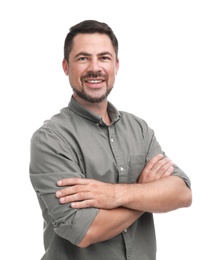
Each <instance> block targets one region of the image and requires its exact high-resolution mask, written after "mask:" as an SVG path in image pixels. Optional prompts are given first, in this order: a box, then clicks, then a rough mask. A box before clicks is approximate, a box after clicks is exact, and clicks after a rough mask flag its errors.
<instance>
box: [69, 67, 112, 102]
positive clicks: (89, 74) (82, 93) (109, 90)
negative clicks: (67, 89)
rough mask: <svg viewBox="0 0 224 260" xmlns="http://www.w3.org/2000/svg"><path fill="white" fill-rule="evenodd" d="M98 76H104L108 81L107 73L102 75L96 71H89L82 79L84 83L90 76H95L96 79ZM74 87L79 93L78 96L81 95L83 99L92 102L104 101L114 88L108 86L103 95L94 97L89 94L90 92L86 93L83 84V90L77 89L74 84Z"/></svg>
mask: <svg viewBox="0 0 224 260" xmlns="http://www.w3.org/2000/svg"><path fill="white" fill-rule="evenodd" d="M97 77H101V78H104V79H105V81H107V76H106V75H102V74H101V73H98V72H96V73H94V72H89V73H87V74H86V75H84V76H82V77H81V81H82V83H83V82H84V81H85V80H87V79H88V78H95V79H97ZM72 89H73V91H74V92H75V93H76V94H77V96H78V97H80V98H82V99H84V100H86V101H88V102H90V103H100V102H102V101H104V100H105V99H106V98H107V97H108V95H109V94H110V92H111V90H112V88H109V87H108V86H107V88H106V91H105V93H104V94H103V95H101V96H100V97H92V96H91V95H88V93H86V91H85V89H84V87H83V85H82V89H81V90H77V89H75V87H74V86H72Z"/></svg>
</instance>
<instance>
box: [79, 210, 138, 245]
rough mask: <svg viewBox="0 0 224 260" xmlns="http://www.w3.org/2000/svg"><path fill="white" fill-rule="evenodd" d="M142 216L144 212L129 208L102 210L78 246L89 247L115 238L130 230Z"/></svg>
mask: <svg viewBox="0 0 224 260" xmlns="http://www.w3.org/2000/svg"><path fill="white" fill-rule="evenodd" d="M142 214H143V212H140V211H136V210H132V209H127V208H116V209H111V210H104V209H100V211H99V213H98V215H97V216H96V218H95V219H94V221H93V223H92V224H91V226H90V228H89V229H88V231H87V233H86V235H85V237H84V238H83V240H82V241H81V242H80V243H79V244H78V245H77V246H79V247H87V246H89V245H91V244H94V243H97V242H101V241H105V240H108V239H110V238H112V237H115V236H116V235H118V234H120V233H121V232H123V231H124V230H125V229H126V228H128V227H129V226H130V225H131V224H132V223H133V222H135V221H136V220H137V219H138V218H139V217H140V216H141V215H142Z"/></svg>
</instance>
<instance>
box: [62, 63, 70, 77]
mask: <svg viewBox="0 0 224 260" xmlns="http://www.w3.org/2000/svg"><path fill="white" fill-rule="evenodd" d="M68 67H69V65H68V62H67V60H65V59H63V61H62V68H63V70H64V73H65V75H67V76H68Z"/></svg>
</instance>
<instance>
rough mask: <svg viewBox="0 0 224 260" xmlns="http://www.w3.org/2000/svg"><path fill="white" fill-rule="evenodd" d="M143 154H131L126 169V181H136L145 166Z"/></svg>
mask: <svg viewBox="0 0 224 260" xmlns="http://www.w3.org/2000/svg"><path fill="white" fill-rule="evenodd" d="M145 162H146V161H145V155H131V156H130V161H129V169H128V182H129V183H136V182H137V179H138V177H139V175H140V173H141V172H142V170H143V169H144V167H145Z"/></svg>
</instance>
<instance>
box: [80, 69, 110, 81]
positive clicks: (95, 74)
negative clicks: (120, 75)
mask: <svg viewBox="0 0 224 260" xmlns="http://www.w3.org/2000/svg"><path fill="white" fill-rule="evenodd" d="M98 77H100V78H103V79H107V76H106V75H105V74H102V73H101V72H91V71H90V72H88V73H86V74H85V75H83V76H82V77H81V80H82V81H83V80H86V79H89V78H98Z"/></svg>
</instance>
